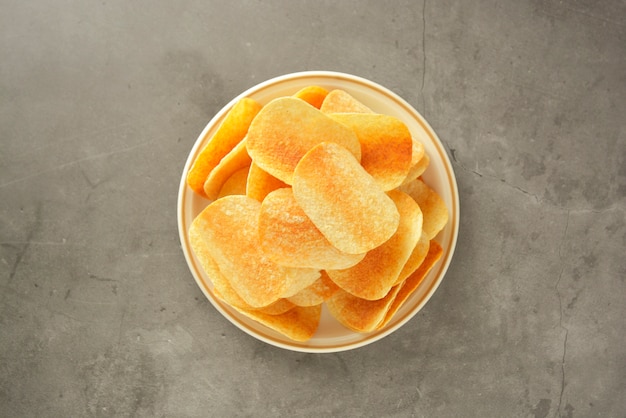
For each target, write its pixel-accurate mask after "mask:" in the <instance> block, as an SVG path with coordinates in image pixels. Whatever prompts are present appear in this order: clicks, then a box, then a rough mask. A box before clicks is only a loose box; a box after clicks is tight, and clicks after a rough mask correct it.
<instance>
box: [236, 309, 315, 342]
mask: <svg viewBox="0 0 626 418" xmlns="http://www.w3.org/2000/svg"><path fill="white" fill-rule="evenodd" d="M234 308H235V310H237V311H238V312H240V313H242V314H243V315H245V316H247V317H249V318H251V319H253V320H255V321H257V322H259V323H261V324H263V325H265V326H266V327H268V328H271V329H273V330H274V331H277V332H279V333H281V334H283V335H285V336H287V337H288V338H291V339H292V340H294V341H307V340H309V339H311V337H313V335H314V334H315V331H317V327H318V326H319V322H320V316H321V313H322V306H321V305H317V306H306V307H302V306H296V307H294V308H293V309H290V310H288V311H287V312H284V313H282V314H279V315H269V314H266V313H263V312H259V311H257V310H249V309H241V308H237V307H234Z"/></svg>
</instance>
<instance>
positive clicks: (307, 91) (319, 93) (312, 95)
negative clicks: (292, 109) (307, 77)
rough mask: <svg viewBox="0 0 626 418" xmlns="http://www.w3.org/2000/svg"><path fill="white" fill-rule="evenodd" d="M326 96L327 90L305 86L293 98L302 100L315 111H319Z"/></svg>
mask: <svg viewBox="0 0 626 418" xmlns="http://www.w3.org/2000/svg"><path fill="white" fill-rule="evenodd" d="M327 94H328V90H326V89H325V88H323V87H320V86H307V87H304V88H303V89H301V90H299V91H298V92H297V93H296V94H294V95H293V96H294V97H297V98H298V99H302V100H304V101H305V102H307V103H308V104H310V105H311V106H313V107H315V108H316V109H319V108H320V107H321V106H322V102H324V99H325V98H326V95H327Z"/></svg>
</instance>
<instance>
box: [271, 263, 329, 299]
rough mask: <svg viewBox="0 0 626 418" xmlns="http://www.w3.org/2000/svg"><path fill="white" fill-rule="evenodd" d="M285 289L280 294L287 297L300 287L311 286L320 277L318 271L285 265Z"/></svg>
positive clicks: (298, 290) (300, 288) (299, 289)
mask: <svg viewBox="0 0 626 418" xmlns="http://www.w3.org/2000/svg"><path fill="white" fill-rule="evenodd" d="M285 272H286V276H285V283H286V285H285V290H284V292H283V293H282V294H281V295H280V296H281V297H282V298H289V297H291V296H293V295H295V294H296V293H298V292H300V291H301V290H302V289H304V288H307V287H309V286H311V285H312V284H313V283H315V281H316V280H317V279H319V278H320V271H319V270H318V269H312V268H295V267H285Z"/></svg>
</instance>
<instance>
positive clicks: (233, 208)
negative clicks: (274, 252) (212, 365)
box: [193, 196, 287, 308]
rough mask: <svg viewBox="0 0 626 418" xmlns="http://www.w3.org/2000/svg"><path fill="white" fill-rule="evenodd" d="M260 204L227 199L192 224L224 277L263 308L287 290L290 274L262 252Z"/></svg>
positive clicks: (247, 198)
mask: <svg viewBox="0 0 626 418" xmlns="http://www.w3.org/2000/svg"><path fill="white" fill-rule="evenodd" d="M260 209H261V203H260V202H258V201H256V200H254V199H251V198H249V197H247V196H226V197H223V198H221V199H219V200H216V201H214V202H213V203H211V204H210V205H208V206H207V207H206V208H205V209H204V210H203V211H202V212H201V213H200V214H199V215H198V216H197V217H196V219H194V221H193V223H195V224H197V226H196V228H198V231H199V233H201V234H202V236H203V239H204V241H205V243H206V245H207V248H208V249H209V251H210V254H211V256H212V257H213V259H214V260H215V262H216V263H217V265H218V268H219V270H220V271H221V272H222V274H223V275H224V277H226V278H228V280H229V281H230V284H231V286H232V287H233V289H234V290H235V291H236V292H237V294H238V295H239V296H241V298H242V299H243V300H244V301H245V302H246V303H247V304H249V305H250V306H252V307H255V308H260V307H264V306H267V305H269V304H271V303H273V302H275V301H276V300H278V299H279V298H280V297H281V296H282V294H283V293H284V292H285V291H286V290H287V271H286V269H285V268H284V267H281V266H279V265H277V264H276V263H273V262H271V261H270V260H269V259H268V258H267V257H266V256H265V255H264V254H263V252H262V251H261V249H260V242H259V234H258V215H259V211H260Z"/></svg>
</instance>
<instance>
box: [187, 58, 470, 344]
mask: <svg viewBox="0 0 626 418" xmlns="http://www.w3.org/2000/svg"><path fill="white" fill-rule="evenodd" d="M302 78H304V79H309V78H323V79H328V80H329V81H332V80H335V81H336V82H337V81H339V82H341V81H347V82H354V83H357V84H361V85H363V86H364V87H366V88H367V89H368V90H373V91H375V92H376V93H377V94H383V95H386V96H388V97H389V98H390V99H392V100H393V101H394V102H395V103H396V104H397V105H399V106H400V107H401V108H402V110H403V111H404V112H406V113H407V114H409V115H410V116H411V117H412V118H413V119H415V121H417V122H418V123H420V124H421V125H422V127H423V128H424V130H425V132H426V133H427V134H428V136H429V137H430V139H431V141H432V142H433V145H434V146H435V147H436V149H437V152H438V154H439V157H440V159H441V161H442V163H443V165H444V168H445V170H446V172H447V176H446V178H447V180H448V185H449V186H450V189H449V192H450V194H451V199H452V202H451V204H452V207H449V208H448V210H449V212H450V216H449V221H448V222H450V223H451V225H448V226H447V229H448V231H449V238H448V239H449V244H448V245H447V247H446V248H444V254H443V257H442V259H440V260H439V262H438V263H437V265H435V268H433V270H431V272H430V273H429V275H432V274H436V278H435V279H434V280H433V281H432V283H430V287H429V288H428V289H426V291H425V295H424V297H422V298H421V299H420V300H419V303H417V304H416V305H415V306H414V307H412V308H411V309H410V310H409V311H408V312H406V313H405V314H404V316H403V317H402V318H401V319H399V320H397V321H395V324H394V325H393V326H387V327H384V328H383V329H381V330H377V331H372V332H370V333H367V334H364V335H366V337H364V338H363V339H361V340H358V341H354V342H349V343H345V344H341V343H340V344H329V345H324V346H309V345H307V342H304V343H300V342H297V341H293V342H292V341H291V340H290V341H289V343H285V342H284V341H281V340H279V339H277V338H275V337H273V336H272V335H271V333H272V332H273V331H272V330H269V329H268V332H267V333H264V332H261V331H259V330H258V329H250V328H249V327H248V326H247V325H246V324H245V323H244V322H242V321H241V320H239V318H237V317H234V316H233V314H232V313H231V312H230V311H229V308H228V307H227V306H226V305H225V304H224V303H223V302H222V301H220V300H219V299H217V298H216V297H215V296H214V295H213V294H212V293H211V292H210V288H212V286H211V285H210V284H208V283H207V282H206V281H205V280H204V278H203V277H202V275H201V274H200V273H199V272H201V271H203V270H202V268H201V266H200V265H199V264H198V262H197V261H196V260H195V258H194V256H193V254H191V252H192V251H191V249H190V245H189V242H188V234H187V231H188V227H189V222H188V220H187V219H185V202H186V198H187V194H188V193H192V191H191V189H190V188H189V187H188V186H187V183H186V175H187V172H188V170H189V168H190V167H191V164H192V163H193V161H194V160H195V157H196V156H197V154H198V152H199V151H200V150H201V148H202V147H203V146H204V144H205V143H206V141H207V140H208V138H207V134H208V132H210V131H211V130H212V129H214V127H215V126H216V125H217V124H218V123H219V122H220V121H221V120H222V119H223V118H224V117H225V115H226V113H227V112H228V111H229V110H230V108H231V107H232V106H233V105H234V104H235V103H236V102H237V101H239V100H241V99H242V98H244V97H248V96H251V95H253V94H258V93H259V92H261V91H263V90H266V89H267V88H270V87H272V86H275V85H277V84H279V83H282V82H284V81H293V80H297V79H302ZM208 203H209V201H208V200H207V204H208ZM459 219H460V203H459V194H458V185H457V183H456V176H455V175H454V169H453V167H452V163H451V161H450V158H449V156H448V154H447V152H446V151H445V147H444V145H443V142H442V141H441V140H440V139H439V137H438V136H437V134H436V133H435V131H434V130H433V129H432V127H431V126H430V125H429V124H428V122H427V121H426V120H425V118H424V117H423V116H422V115H421V114H420V113H419V112H418V111H417V110H416V109H415V108H413V106H411V105H410V104H409V103H408V102H407V101H406V100H404V99H403V98H402V97H400V96H399V95H397V94H396V93H394V92H393V91H391V90H389V89H388V88H386V87H384V86H382V85H380V84H378V83H376V82H374V81H371V80H369V79H366V78H363V77H360V76H356V75H352V74H348V73H343V72H337V71H326V70H314V71H300V72H294V73H287V74H284V75H280V76H276V77H273V78H270V79H267V80H265V81H262V82H260V83H258V84H256V85H254V86H252V87H250V88H248V89H246V90H245V91H243V92H242V93H240V94H238V95H237V96H236V97H234V98H233V99H232V100H230V101H229V102H228V103H227V104H226V105H224V106H223V107H222V108H221V109H220V110H219V111H218V112H217V113H216V114H215V115H214V116H213V117H212V118H211V119H210V120H209V122H208V123H207V124H206V125H205V127H204V129H203V130H202V132H201V133H200V135H199V136H198V138H197V139H196V141H195V142H194V145H193V147H192V148H191V150H190V152H189V154H188V156H187V159H186V162H185V165H184V168H183V171H182V176H181V180H180V185H179V191H178V198H177V223H178V232H179V239H180V244H181V248H182V250H183V254H184V256H185V259H186V262H187V266H188V267H189V270H190V272H191V273H192V276H193V277H194V280H195V281H196V284H197V285H198V286H199V287H200V289H201V291H202V292H203V293H204V295H205V297H206V298H207V299H208V300H209V302H210V303H211V304H212V305H213V307H214V308H215V309H216V310H217V311H218V312H220V314H222V316H224V317H225V318H226V319H227V320H228V321H229V322H231V323H232V324H233V325H235V326H236V327H237V328H239V329H240V330H242V331H244V332H245V333H246V334H248V335H250V336H252V337H254V338H256V339H258V340H260V341H263V342H265V343H267V344H270V345H272V346H275V347H278V348H282V349H286V350H289V351H297V352H306V353H334V352H340V351H347V350H352V349H356V348H360V347H364V346H366V345H369V344H372V343H374V342H376V341H379V340H381V339H383V338H384V337H386V336H388V335H390V334H391V333H393V332H395V331H396V330H398V329H399V328H401V327H402V326H403V325H405V324H406V323H407V322H408V321H409V320H410V319H411V318H413V317H414V316H415V315H416V314H417V313H418V312H419V311H420V310H421V309H422V308H423V306H424V305H426V303H427V302H428V301H429V300H430V298H431V297H432V296H433V295H434V293H435V291H436V290H437V288H438V287H439V285H440V284H441V282H442V281H443V278H444V276H445V274H446V272H447V270H448V267H449V265H450V263H451V261H452V258H453V255H454V252H455V249H456V243H457V239H458V230H459ZM435 269H437V270H436V273H433V272H434V271H435ZM259 326H260V327H263V325H261V324H259Z"/></svg>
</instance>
